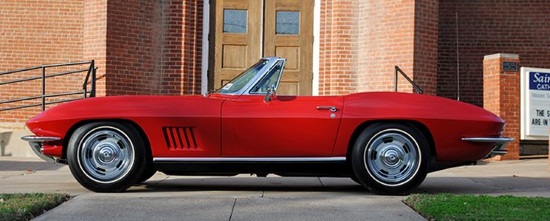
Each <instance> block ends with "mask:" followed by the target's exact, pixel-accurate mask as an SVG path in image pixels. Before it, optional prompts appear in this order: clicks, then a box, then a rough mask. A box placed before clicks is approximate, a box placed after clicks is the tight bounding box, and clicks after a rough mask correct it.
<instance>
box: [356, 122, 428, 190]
mask: <svg viewBox="0 0 550 221" xmlns="http://www.w3.org/2000/svg"><path fill="white" fill-rule="evenodd" d="M428 145H429V144H428V142H427V140H426V138H425V136H424V135H423V134H422V133H421V132H420V131H419V130H418V129H417V128H416V127H414V126H412V125H409V124H397V123H377V124H373V125H371V126H369V127H367V128H365V130H364V131H363V132H362V133H361V134H360V135H359V136H358V138H357V140H356V142H355V144H354V146H353V150H352V151H353V152H352V156H351V158H352V167H353V171H354V174H355V176H356V178H357V180H358V181H359V183H361V184H362V185H363V186H365V187H367V188H369V189H371V190H372V191H374V192H376V193H382V194H406V193H408V192H410V191H411V190H413V189H414V188H416V187H417V186H418V185H420V183H422V181H424V178H425V177H426V174H427V171H428V162H429V156H430V154H429V146H428Z"/></svg>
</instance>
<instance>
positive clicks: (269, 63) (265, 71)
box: [214, 57, 286, 95]
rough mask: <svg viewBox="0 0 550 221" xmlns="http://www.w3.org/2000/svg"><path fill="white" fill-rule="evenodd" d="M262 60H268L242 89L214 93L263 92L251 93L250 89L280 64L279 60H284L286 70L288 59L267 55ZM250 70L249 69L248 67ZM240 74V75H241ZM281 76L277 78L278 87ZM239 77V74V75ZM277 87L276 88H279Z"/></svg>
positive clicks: (241, 93) (242, 93)
mask: <svg viewBox="0 0 550 221" xmlns="http://www.w3.org/2000/svg"><path fill="white" fill-rule="evenodd" d="M260 60H265V61H267V64H265V65H264V67H262V68H261V69H260V70H259V71H258V72H257V73H256V75H255V76H254V77H252V78H251V79H250V80H249V81H248V82H247V83H246V84H245V85H244V86H243V87H242V88H241V89H239V90H237V91H233V92H230V93H220V92H218V91H219V90H216V92H214V94H225V95H251V94H252V95H259V94H263V93H250V91H251V90H252V87H253V86H255V85H256V84H257V83H258V82H259V81H260V80H262V79H263V77H264V76H265V75H266V74H268V73H269V72H270V70H271V69H272V68H273V67H274V66H275V65H276V64H278V63H279V62H282V63H283V64H282V68H283V70H284V65H285V61H286V59H284V58H280V57H265V58H262V59H260ZM247 70H248V69H247ZM283 70H281V74H280V76H282V75H283V73H282V71H283ZM239 76H240V75H239ZM280 76H279V78H278V79H277V82H276V83H277V84H276V85H277V88H278V86H279V83H280V81H281V77H280ZM237 77H238V76H237ZM233 80H234V79H232V80H231V81H229V82H227V84H224V86H222V88H224V87H226V86H227V85H228V84H230V83H231V82H233ZM277 88H275V90H276V89H277Z"/></svg>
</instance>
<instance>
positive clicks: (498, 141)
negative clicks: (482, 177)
mask: <svg viewBox="0 0 550 221" xmlns="http://www.w3.org/2000/svg"><path fill="white" fill-rule="evenodd" d="M462 140H463V141H468V142H474V143H495V147H494V148H493V150H491V153H490V155H491V156H496V155H504V154H506V153H508V151H507V150H505V149H504V147H506V144H508V143H509V142H511V141H513V140H514V138H510V137H465V138H462Z"/></svg>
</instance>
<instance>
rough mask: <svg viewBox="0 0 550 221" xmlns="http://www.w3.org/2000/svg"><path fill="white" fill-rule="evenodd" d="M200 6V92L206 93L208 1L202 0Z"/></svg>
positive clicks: (208, 25) (208, 26) (208, 30)
mask: <svg viewBox="0 0 550 221" xmlns="http://www.w3.org/2000/svg"><path fill="white" fill-rule="evenodd" d="M203 4H204V5H203V7H202V14H203V17H202V59H201V61H202V64H201V94H207V93H208V54H209V53H208V52H209V51H208V50H209V46H210V45H209V42H208V35H209V34H210V3H209V0H203Z"/></svg>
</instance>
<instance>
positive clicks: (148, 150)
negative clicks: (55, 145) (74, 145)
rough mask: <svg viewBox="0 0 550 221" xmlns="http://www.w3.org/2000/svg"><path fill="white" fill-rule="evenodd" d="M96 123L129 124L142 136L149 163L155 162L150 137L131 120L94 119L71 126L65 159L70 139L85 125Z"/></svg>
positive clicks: (67, 135) (64, 143)
mask: <svg viewBox="0 0 550 221" xmlns="http://www.w3.org/2000/svg"><path fill="white" fill-rule="evenodd" d="M94 122H116V123H123V124H128V125H130V126H132V127H133V128H134V129H136V130H137V132H138V133H139V135H140V136H141V138H142V140H143V142H144V143H145V150H146V158H147V160H149V161H152V160H153V154H152V150H151V143H150V141H149V137H147V134H146V133H145V131H144V130H143V128H142V127H141V126H140V125H139V124H137V123H136V122H134V121H132V120H129V119H93V120H83V121H79V122H78V123H76V124H74V125H73V126H71V127H70V128H69V130H68V131H67V134H65V139H63V159H67V149H68V146H69V140H70V137H71V136H73V134H74V132H75V131H76V129H78V128H79V127H81V126H83V125H86V124H89V123H94Z"/></svg>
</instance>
